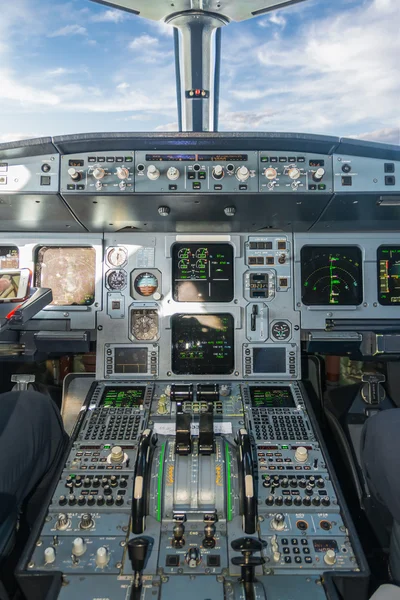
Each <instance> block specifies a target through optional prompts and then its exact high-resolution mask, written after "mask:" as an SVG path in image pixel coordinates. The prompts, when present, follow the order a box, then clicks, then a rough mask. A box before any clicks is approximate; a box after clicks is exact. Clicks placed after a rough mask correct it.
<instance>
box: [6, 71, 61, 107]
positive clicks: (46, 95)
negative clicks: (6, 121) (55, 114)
mask: <svg viewBox="0 0 400 600" xmlns="http://www.w3.org/2000/svg"><path fill="white" fill-rule="evenodd" d="M0 81H1V87H0V100H1V101H4V100H5V101H8V102H10V101H11V102H12V103H15V102H17V103H19V105H20V106H21V107H22V106H26V105H29V104H30V105H31V106H32V105H35V106H36V107H38V106H57V105H58V104H59V102H60V99H59V97H58V95H57V94H55V93H52V92H49V91H45V90H43V89H41V88H35V87H33V86H29V85H26V84H24V83H20V82H19V81H18V78H17V77H15V75H14V73H12V72H11V71H9V70H7V69H0ZM14 108H16V107H15V106H14Z"/></svg>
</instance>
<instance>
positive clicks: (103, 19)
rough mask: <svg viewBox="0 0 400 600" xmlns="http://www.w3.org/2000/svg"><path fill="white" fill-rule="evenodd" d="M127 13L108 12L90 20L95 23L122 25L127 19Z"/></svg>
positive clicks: (118, 11) (119, 11)
mask: <svg viewBox="0 0 400 600" xmlns="http://www.w3.org/2000/svg"><path fill="white" fill-rule="evenodd" d="M126 14H127V13H126V12H125V11H123V10H113V9H110V10H106V11H104V12H101V13H99V14H97V15H93V17H92V18H91V19H90V20H91V21H93V22H94V23H122V21H124V20H125V18H126Z"/></svg>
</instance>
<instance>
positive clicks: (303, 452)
mask: <svg viewBox="0 0 400 600" xmlns="http://www.w3.org/2000/svg"><path fill="white" fill-rule="evenodd" d="M294 458H295V460H297V462H306V461H307V459H308V452H307V448H304V446H299V447H298V448H297V449H296V452H295V455H294Z"/></svg>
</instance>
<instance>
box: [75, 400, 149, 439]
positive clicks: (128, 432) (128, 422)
mask: <svg viewBox="0 0 400 600" xmlns="http://www.w3.org/2000/svg"><path fill="white" fill-rule="evenodd" d="M139 426H140V414H137V413H135V412H133V411H132V409H131V408H118V409H113V408H96V409H95V410H94V411H93V413H92V415H91V418H90V421H89V424H88V427H87V429H86V432H85V434H84V438H83V439H85V440H113V441H115V442H123V441H127V440H135V439H137V437H138V433H139Z"/></svg>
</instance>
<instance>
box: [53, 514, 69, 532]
mask: <svg viewBox="0 0 400 600" xmlns="http://www.w3.org/2000/svg"><path fill="white" fill-rule="evenodd" d="M69 524H70V521H69V519H68V516H67V515H65V514H64V513H61V514H59V515H58V519H57V523H56V529H58V530H59V531H65V529H68V526H69Z"/></svg>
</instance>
